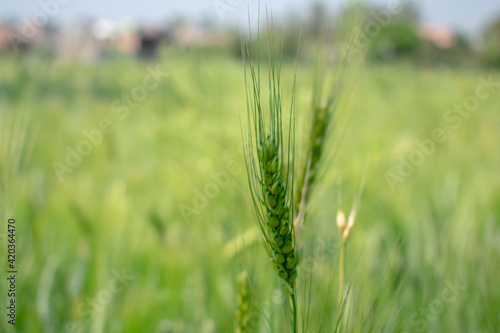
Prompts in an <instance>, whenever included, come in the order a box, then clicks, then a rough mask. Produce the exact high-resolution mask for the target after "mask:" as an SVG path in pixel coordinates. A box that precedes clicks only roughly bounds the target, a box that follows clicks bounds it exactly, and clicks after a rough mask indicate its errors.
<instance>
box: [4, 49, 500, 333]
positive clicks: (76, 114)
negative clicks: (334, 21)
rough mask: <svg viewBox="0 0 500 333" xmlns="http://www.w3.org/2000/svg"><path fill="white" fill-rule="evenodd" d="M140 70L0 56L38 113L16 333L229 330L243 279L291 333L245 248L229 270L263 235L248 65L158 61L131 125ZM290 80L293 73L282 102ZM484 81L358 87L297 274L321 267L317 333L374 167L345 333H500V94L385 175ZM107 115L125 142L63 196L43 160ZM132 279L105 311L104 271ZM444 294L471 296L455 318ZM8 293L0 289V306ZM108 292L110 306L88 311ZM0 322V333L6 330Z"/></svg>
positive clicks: (176, 55)
mask: <svg viewBox="0 0 500 333" xmlns="http://www.w3.org/2000/svg"><path fill="white" fill-rule="evenodd" d="M147 66H153V67H154V66H155V64H154V63H151V64H148V63H140V62H136V61H133V60H129V59H118V60H105V61H102V62H99V63H93V64H90V63H77V64H76V63H64V62H59V63H58V62H49V61H44V60H40V59H39V58H37V57H33V58H27V59H24V60H19V59H17V60H15V59H13V58H11V57H7V56H2V60H1V62H0V71H1V73H2V74H1V76H0V91H1V92H2V94H1V95H0V112H1V113H2V114H3V116H5V115H12V114H16V113H21V112H29V113H30V121H29V127H28V128H29V132H30V133H31V137H32V138H34V146H33V151H32V153H28V152H27V150H26V151H25V152H26V156H25V158H26V163H23V164H22V167H20V169H19V174H18V178H17V179H16V180H15V181H14V185H13V188H12V191H11V192H10V193H11V194H12V195H15V200H12V201H13V202H14V201H15V203H11V204H10V208H9V209H6V210H5V212H4V216H5V218H3V220H2V223H1V224H0V225H1V226H2V234H3V236H4V237H3V238H2V240H1V242H0V245H1V247H0V249H2V250H1V252H0V253H5V255H1V258H2V259H1V260H0V262H1V267H2V268H1V271H4V270H6V269H4V267H6V247H7V246H6V244H7V243H6V238H5V233H4V230H6V229H7V227H6V224H7V222H6V217H7V216H14V217H15V218H16V220H17V224H16V225H17V226H16V228H17V231H16V238H17V254H18V256H17V265H18V271H19V273H18V275H17V292H18V294H17V322H16V327H15V329H16V331H17V332H57V333H61V332H232V331H233V330H234V325H235V323H236V319H235V311H236V297H237V294H236V291H237V287H236V283H235V277H236V276H237V275H238V274H239V273H240V271H241V270H243V269H247V270H248V271H249V273H250V277H251V282H252V294H253V297H254V299H255V300H256V302H257V303H258V304H257V306H256V308H257V310H256V311H257V313H259V314H260V318H261V319H260V326H261V327H260V330H261V331H264V332H268V331H274V332H278V331H283V330H284V325H283V320H284V319H283V316H286V311H285V310H284V309H285V308H286V304H285V303H286V302H284V301H281V300H280V295H281V294H280V292H281V290H282V289H281V287H280V284H279V282H278V281H277V278H276V277H275V274H274V272H273V270H272V265H270V264H269V263H268V262H267V261H266V255H265V252H264V251H263V248H262V247H261V246H260V245H259V244H258V243H254V244H253V245H249V246H247V247H244V249H243V250H242V251H241V252H239V253H238V254H237V255H235V256H234V257H232V258H228V257H227V256H226V255H225V254H224V253H225V252H224V249H225V247H226V246H227V244H228V243H229V242H231V241H232V240H233V239H234V237H236V236H237V235H240V234H241V233H243V232H248V230H252V229H253V228H255V223H254V222H255V221H254V218H255V217H254V215H253V214H254V213H253V211H252V206H251V201H250V196H249V191H248V187H247V184H246V174H245V168H244V160H243V155H242V150H241V134H240V133H241V129H240V120H239V116H241V115H244V114H245V112H246V111H245V110H246V102H245V93H244V81H243V70H242V65H241V61H240V60H238V59H235V58H232V57H231V56H229V55H226V54H223V53H222V54H221V53H218V52H214V53H201V52H194V51H175V52H169V53H165V54H164V55H163V56H162V60H161V61H160V67H161V68H162V69H163V70H164V71H167V72H168V73H169V75H168V77H166V78H165V79H164V81H163V82H162V83H161V84H160V85H159V87H158V88H157V89H156V90H154V91H151V92H150V93H149V94H148V96H147V98H146V99H145V100H144V101H143V102H141V103H140V104H139V105H138V106H137V107H136V108H134V109H131V110H130V114H129V116H128V117H127V118H126V119H123V120H120V119H119V118H118V117H117V116H116V114H113V112H112V109H111V105H112V102H113V101H114V100H115V99H117V98H120V96H121V95H122V94H129V93H130V91H131V90H132V89H133V88H134V87H135V86H136V85H138V84H141V82H142V79H143V77H144V76H145V75H146V74H147V71H146V67H147ZM311 70H312V67H311V65H310V64H307V63H303V64H300V65H299V68H298V88H297V89H298V95H297V114H298V118H297V121H298V128H299V129H302V128H304V127H305V125H304V123H305V121H306V119H307V117H306V114H307V112H308V111H309V105H310V104H309V103H310V98H311V94H312V91H311V82H312V78H311ZM292 72H293V64H288V63H285V64H284V79H283V82H284V93H285V96H289V91H290V88H291V87H290V85H289V84H288V83H289V82H291V81H290V79H291V77H292ZM490 74H492V75H493V76H494V77H495V78H496V79H497V80H499V78H500V73H498V72H494V71H493V72H490V71H486V70H476V69H449V68H432V69H426V68H416V67H414V66H412V65H410V64H406V63H404V62H402V63H397V64H391V65H369V66H366V68H364V69H363V70H362V71H361V73H360V75H359V78H358V79H357V80H356V86H355V96H356V101H357V102H356V103H355V104H353V110H352V111H353V112H352V115H351V117H350V121H349V123H348V127H347V128H346V131H345V135H344V136H343V140H342V144H341V145H340V151H339V152H338V157H337V159H336V160H335V161H334V163H332V164H330V165H328V166H327V169H328V172H327V173H326V175H327V176H326V177H325V179H324V180H323V182H322V183H321V184H320V186H319V188H318V193H317V195H316V197H315V201H314V203H313V205H312V208H311V212H310V216H309V221H308V224H306V226H305V231H304V236H303V239H304V242H303V249H302V251H303V262H302V265H303V266H304V267H306V266H307V267H312V269H303V271H302V273H300V274H301V277H300V278H299V282H298V283H299V286H298V288H299V308H300V309H299V310H300V313H302V314H303V313H307V314H308V315H307V318H308V331H311V332H315V331H318V330H319V326H320V322H321V321H322V318H324V323H323V332H332V331H333V327H335V324H336V321H337V310H338V309H337V304H336V300H337V285H336V282H337V272H336V261H337V259H338V238H339V235H338V231H337V228H336V225H335V214H336V211H337V209H338V208H339V207H338V205H337V203H338V192H339V184H340V180H341V193H342V209H344V210H345V211H349V209H350V207H351V204H352V197H353V195H354V193H355V191H356V189H357V187H358V185H359V182H360V181H361V178H362V175H363V171H364V168H365V163H366V160H367V158H368V157H370V161H371V162H370V165H369V169H368V172H367V180H366V186H365V189H364V192H363V196H362V200H361V210H360V215H359V218H358V220H357V222H356V225H355V227H354V229H353V232H352V236H351V239H350V241H349V244H348V250H347V256H348V260H347V279H348V280H350V279H351V276H352V275H353V272H354V270H355V268H356V267H357V270H356V274H355V275H354V279H353V280H352V281H353V283H352V288H351V294H350V301H349V303H348V307H347V311H346V316H345V318H344V321H345V322H344V328H345V329H347V330H348V331H358V332H361V331H375V332H380V331H387V332H401V331H406V332H419V331H422V332H424V331H429V332H498V331H499V330H500V311H499V310H500V288H499V287H498V277H499V276H500V265H499V263H500V174H499V170H500V154H499V147H500V108H499V107H500V89H497V90H496V91H495V92H494V93H493V94H492V95H491V97H490V98H489V99H487V100H485V101H482V102H481V103H480V105H479V107H478V108H477V110H476V111H475V112H473V113H472V114H471V116H470V117H469V118H467V119H465V120H464V121H463V124H462V126H460V127H459V128H458V129H457V130H449V131H448V140H447V141H446V142H444V143H442V144H439V145H437V146H436V150H435V152H434V153H433V154H432V155H431V156H429V157H427V158H426V159H425V162H424V163H423V164H422V165H421V166H419V167H417V168H416V170H415V172H414V173H413V174H412V175H411V176H410V177H408V178H407V179H406V181H405V182H404V183H400V184H397V185H396V187H395V190H394V191H391V189H390V188H389V186H388V185H387V183H386V180H385V176H384V175H385V173H386V172H387V171H389V170H393V169H395V168H397V166H398V163H399V160H398V157H399V156H404V157H408V155H409V154H410V153H411V152H412V151H413V150H414V149H415V148H416V145H415V144H414V140H424V139H427V138H430V134H431V133H432V130H433V129H435V128H436V127H443V128H448V127H447V124H446V122H445V121H444V120H443V114H444V113H445V112H446V110H447V109H448V108H450V107H452V106H453V104H454V103H461V102H463V100H464V99H465V98H466V97H467V96H470V95H472V94H473V93H474V91H475V88H476V86H477V85H478V81H477V77H478V76H483V77H488V76H489V75H490ZM286 105H288V98H286ZM103 118H111V119H113V124H114V125H115V130H114V131H113V132H112V133H109V134H105V136H104V138H103V142H102V144H100V145H98V146H96V147H94V148H93V151H92V153H91V154H90V155H88V156H86V157H84V159H83V162H82V163H81V164H80V165H79V166H78V167H76V168H74V170H73V172H72V173H71V174H67V175H65V176H64V180H63V181H58V179H57V177H56V175H55V173H54V171H53V167H52V163H53V162H54V161H59V162H64V159H65V148H66V146H68V145H69V146H70V147H73V148H75V147H76V145H77V144H78V142H79V141H81V140H83V139H84V138H85V137H84V136H83V134H82V130H84V129H87V130H89V129H91V128H96V127H97V126H98V124H99V122H100V121H101V119H103ZM299 137H301V135H299ZM0 146H2V143H0ZM27 157H30V159H29V160H28V159H27ZM1 162H2V163H4V165H5V163H6V161H5V160H4V161H1ZM229 165H232V166H233V167H235V169H234V170H235V171H234V172H233V173H231V177H230V179H231V180H230V182H229V184H228V185H227V186H223V187H222V188H221V187H219V193H218V194H217V195H215V196H214V197H213V198H209V200H208V203H207V204H206V207H204V208H202V209H200V210H199V212H198V214H194V215H192V216H191V218H190V219H189V220H186V219H185V218H184V216H183V215H182V214H181V210H180V205H181V204H184V205H189V206H193V200H194V199H195V196H196V190H200V191H203V190H204V188H205V186H206V185H207V184H209V183H212V182H213V179H212V177H211V175H213V174H214V173H220V172H222V171H225V170H228V166H229ZM8 196H9V194H7V196H6V197H5V198H0V199H1V200H2V201H4V202H6V200H7V197H8ZM11 199H12V197H10V199H9V200H11ZM306 263H307V265H306ZM311 263H312V264H311ZM123 270H124V271H125V272H127V274H129V275H131V276H133V278H132V279H131V281H130V282H128V284H127V285H126V286H124V288H123V289H122V290H121V291H120V292H117V293H112V296H111V297H110V298H106V297H104V296H103V295H104V294H105V292H106V290H108V289H109V287H108V285H109V283H110V281H112V280H113V277H114V275H113V271H119V272H122V271H123ZM2 276H4V275H3V274H2ZM457 279H458V280H457ZM2 280H4V279H2ZM447 281H448V282H451V283H452V284H454V283H455V282H457V281H458V282H459V284H461V285H464V286H465V288H464V290H461V291H460V292H459V293H458V294H457V295H455V296H456V297H455V298H454V299H453V301H450V302H444V301H442V294H443V292H444V293H446V290H447V288H448V287H447ZM310 282H312V283H311V284H310ZM330 284H332V285H330ZM310 285H312V287H310ZM329 286H330V287H331V288H329ZM6 287H7V283H6V281H5V280H4V281H3V282H2V283H1V284H0V292H1V298H0V299H1V300H2V308H4V309H5V306H6V302H7V297H6V293H7V290H6ZM309 288H311V292H310V302H308V298H309V297H308V296H307V295H309ZM103 291H104V293H103ZM99 295H101V296H102V297H104V299H106V301H105V302H101V303H100V305H99V306H97V307H96V308H95V309H93V308H92V305H91V304H93V303H92V302H93V301H94V300H95V299H96V298H99ZM439 300H441V301H439ZM433 302H434V303H433ZM273 303H275V304H274V305H270V304H273ZM308 303H310V306H309V307H307V304H308ZM432 304H434V305H432ZM433 306H435V307H436V309H438V310H432V307H433ZM2 312H5V310H3V311H2ZM1 318H2V320H1V323H0V327H1V330H2V331H7V332H14V330H13V328H12V327H9V326H10V325H7V323H6V321H7V319H6V316H5V314H2V316H1ZM304 318H306V317H304V316H302V319H301V320H302V323H305V321H304ZM71 325H73V326H71ZM285 326H286V325H285ZM271 327H272V328H271Z"/></svg>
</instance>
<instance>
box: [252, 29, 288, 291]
mask: <svg viewBox="0 0 500 333" xmlns="http://www.w3.org/2000/svg"><path fill="white" fill-rule="evenodd" d="M268 33H269V44H268V53H269V64H268V65H269V71H268V76H269V82H268V85H269V109H268V110H267V112H265V110H264V108H263V104H262V100H261V82H260V61H259V60H258V59H259V52H257V66H255V65H254V63H253V62H252V60H251V59H252V58H253V54H252V49H251V47H249V45H248V43H242V50H243V61H244V65H245V86H246V92H247V123H248V128H247V131H246V133H243V141H244V144H245V146H246V147H247V148H248V150H247V149H245V162H246V168H247V176H248V183H249V186H250V191H251V194H252V200H253V205H254V208H255V211H256V215H257V222H258V223H257V224H258V227H259V231H260V234H261V237H262V240H263V244H264V247H265V249H266V252H267V254H268V256H269V259H270V260H271V262H272V264H273V266H274V269H275V270H276V273H277V275H278V276H279V277H280V278H281V279H282V280H283V281H284V282H285V289H286V290H287V291H288V293H289V294H290V295H293V294H294V288H295V279H296V278H297V260H296V254H295V229H294V225H293V183H294V178H293V170H294V161H293V152H294V143H295V124H294V118H295V117H294V104H295V76H294V79H293V85H292V86H293V92H292V101H291V108H290V118H289V119H290V120H289V123H288V124H287V125H288V126H287V127H288V133H287V134H285V133H284V127H283V123H284V121H283V113H282V96H281V90H282V88H281V48H278V46H277V45H276V44H275V43H274V36H273V35H272V34H271V33H270V32H268ZM250 38H251V35H250ZM258 45H259V44H258ZM246 57H248V69H247V64H246V62H247V61H246V60H245V58H246ZM247 70H249V72H250V78H251V84H249V83H248V80H247ZM264 114H266V117H265V115H264ZM242 132H243V131H242ZM245 134H246V135H245ZM245 137H246V138H245Z"/></svg>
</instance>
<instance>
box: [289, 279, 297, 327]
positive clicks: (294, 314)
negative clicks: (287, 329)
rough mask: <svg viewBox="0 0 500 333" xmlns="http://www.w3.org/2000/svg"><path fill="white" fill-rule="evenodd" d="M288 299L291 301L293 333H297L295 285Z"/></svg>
mask: <svg viewBox="0 0 500 333" xmlns="http://www.w3.org/2000/svg"><path fill="white" fill-rule="evenodd" d="M290 301H291V303H292V322H293V324H292V327H293V333H297V300H296V299H295V287H293V293H292V294H291V295H290Z"/></svg>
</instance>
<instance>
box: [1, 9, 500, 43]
mask: <svg viewBox="0 0 500 333" xmlns="http://www.w3.org/2000/svg"><path fill="white" fill-rule="evenodd" d="M391 1H399V0H366V2H368V3H373V4H376V5H378V6H380V7H381V8H384V7H387V6H388V4H389V3H390V2H391ZM260 2H261V7H262V8H264V7H265V6H267V7H268V9H269V10H272V12H273V15H283V14H285V13H286V14H287V15H289V14H292V13H297V12H298V13H303V12H304V11H308V10H309V9H310V7H311V4H312V3H313V1H311V0H267V1H266V0H261V1H260ZM320 2H323V3H325V4H326V5H327V7H329V8H331V9H333V10H335V9H338V8H340V7H341V6H342V5H345V4H346V2H347V1H346V0H322V1H320ZM411 2H413V3H415V4H416V5H417V7H418V8H419V9H420V13H421V17H422V21H423V22H426V23H434V24H442V25H446V26H449V27H451V28H453V29H455V30H457V31H459V32H462V33H465V34H467V35H470V36H477V35H479V34H480V33H481V32H482V31H483V30H484V28H485V26H486V25H487V24H488V23H489V22H490V21H491V20H492V19H494V18H495V17H498V16H500V0H412V1H411ZM257 3H258V1H257V0H255V1H254V0H252V1H250V13H256V12H257ZM248 6H249V1H248V0H176V1H173V0H163V1H154V0H139V1H131V0H122V1H116V0H107V1H106V0H16V1H9V0H0V19H1V18H12V17H17V18H21V19H24V18H27V19H30V18H32V17H33V15H35V14H37V13H40V12H41V13H43V12H48V13H49V14H50V17H51V18H52V19H53V20H54V21H56V22H60V23H63V24H68V23H70V22H75V20H79V19H82V18H94V19H110V20H130V21H139V22H142V23H151V24H158V23H163V22H169V21H172V20H173V19H174V18H176V17H179V16H180V17H183V18H184V19H186V20H195V21H201V20H203V19H209V20H211V21H212V22H214V23H216V24H222V25H232V26H235V25H236V26H237V25H242V24H244V25H247V22H248Z"/></svg>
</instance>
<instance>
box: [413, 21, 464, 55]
mask: <svg viewBox="0 0 500 333" xmlns="http://www.w3.org/2000/svg"><path fill="white" fill-rule="evenodd" d="M418 35H419V37H420V38H421V39H422V40H425V41H428V42H431V43H432V44H434V46H436V47H437V48H440V49H448V48H451V47H453V46H454V45H455V44H456V35H455V33H454V32H453V30H452V29H450V28H448V27H446V26H444V25H439V24H422V25H421V26H420V27H419V29H418Z"/></svg>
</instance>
